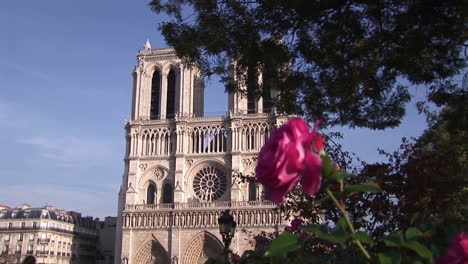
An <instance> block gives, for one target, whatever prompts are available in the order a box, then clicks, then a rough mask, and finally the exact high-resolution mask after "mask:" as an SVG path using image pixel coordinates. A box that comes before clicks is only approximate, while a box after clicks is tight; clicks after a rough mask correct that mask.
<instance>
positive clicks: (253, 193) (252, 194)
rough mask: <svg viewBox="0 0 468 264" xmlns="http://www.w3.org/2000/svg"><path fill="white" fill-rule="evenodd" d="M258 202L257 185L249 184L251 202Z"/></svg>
mask: <svg viewBox="0 0 468 264" xmlns="http://www.w3.org/2000/svg"><path fill="white" fill-rule="evenodd" d="M256 200H257V184H256V183H255V182H249V201H256Z"/></svg>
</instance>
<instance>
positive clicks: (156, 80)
mask: <svg viewBox="0 0 468 264" xmlns="http://www.w3.org/2000/svg"><path fill="white" fill-rule="evenodd" d="M160 89H161V74H160V72H159V71H158V70H156V71H154V73H153V79H152V81H151V112H150V118H151V119H158V118H159V115H160V113H159V107H160V106H159V97H160V96H159V91H160Z"/></svg>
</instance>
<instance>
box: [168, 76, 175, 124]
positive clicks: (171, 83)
mask: <svg viewBox="0 0 468 264" xmlns="http://www.w3.org/2000/svg"><path fill="white" fill-rule="evenodd" d="M175 85H176V76H175V72H174V70H170V71H169V74H168V76H167V105H166V118H168V119H169V118H174V114H175V93H176V87H175Z"/></svg>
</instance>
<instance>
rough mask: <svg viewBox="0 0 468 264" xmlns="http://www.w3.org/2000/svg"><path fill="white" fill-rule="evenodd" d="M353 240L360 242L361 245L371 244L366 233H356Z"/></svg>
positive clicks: (370, 239)
mask: <svg viewBox="0 0 468 264" xmlns="http://www.w3.org/2000/svg"><path fill="white" fill-rule="evenodd" d="M353 238H355V239H357V240H359V241H361V242H362V243H366V244H372V238H371V237H370V236H369V234H367V233H366V232H356V233H355V234H354V235H353Z"/></svg>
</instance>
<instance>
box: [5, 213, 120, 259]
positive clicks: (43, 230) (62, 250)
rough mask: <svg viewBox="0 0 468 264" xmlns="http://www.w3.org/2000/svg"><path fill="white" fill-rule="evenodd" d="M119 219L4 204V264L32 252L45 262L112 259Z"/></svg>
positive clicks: (22, 257) (32, 254)
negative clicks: (116, 225)
mask: <svg viewBox="0 0 468 264" xmlns="http://www.w3.org/2000/svg"><path fill="white" fill-rule="evenodd" d="M115 221H116V218H115V217H106V219H105V220H104V221H99V219H98V218H93V217H90V216H86V217H83V216H82V215H81V214H80V213H77V212H73V211H66V210H59V209H56V208H54V207H52V206H44V207H40V208H33V207H31V206H29V205H27V204H24V205H22V206H21V207H18V208H10V207H8V206H0V264H3V263H5V264H13V263H21V261H22V260H23V259H24V258H25V257H26V256H29V255H31V256H35V257H36V260H37V263H43V264H49V263H50V264H52V263H54V264H55V263H56V264H62V263H63V264H65V263H66V264H69V263H70V264H71V263H73V264H75V263H76V264H85V263H86V264H88V263H89V264H93V263H96V264H99V263H103V264H107V263H112V262H113V255H114V254H113V247H114V239H115Z"/></svg>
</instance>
